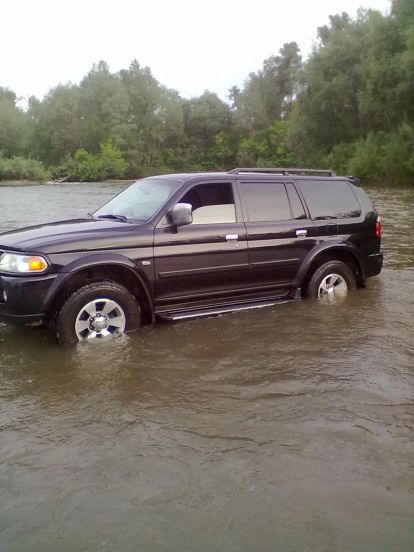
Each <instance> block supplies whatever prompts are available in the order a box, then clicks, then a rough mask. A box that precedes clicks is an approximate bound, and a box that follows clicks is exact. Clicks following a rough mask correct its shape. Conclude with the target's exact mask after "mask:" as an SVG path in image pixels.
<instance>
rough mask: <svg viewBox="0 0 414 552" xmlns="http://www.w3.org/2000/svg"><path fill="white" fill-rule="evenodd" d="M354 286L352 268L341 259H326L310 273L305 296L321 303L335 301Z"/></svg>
mask: <svg viewBox="0 0 414 552" xmlns="http://www.w3.org/2000/svg"><path fill="white" fill-rule="evenodd" d="M355 288H356V282H355V276H354V273H353V272H352V269H351V268H350V267H349V266H348V265H347V264H345V263H343V262H342V261H327V262H326V263H324V264H323V265H321V266H320V267H319V268H317V269H316V270H315V272H314V273H313V274H312V276H311V279H310V280H309V284H308V287H307V296H308V297H310V298H311V299H317V300H318V301H321V302H322V303H336V302H338V301H340V300H343V299H344V298H345V297H346V296H347V295H348V292H349V291H350V290H352V289H355Z"/></svg>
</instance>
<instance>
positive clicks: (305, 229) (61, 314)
mask: <svg viewBox="0 0 414 552" xmlns="http://www.w3.org/2000/svg"><path fill="white" fill-rule="evenodd" d="M380 245H381V223H380V218H379V216H378V214H377V213H376V211H375V209H374V207H373V205H372V203H371V201H370V200H369V198H368V197H367V195H366V194H365V192H364V191H363V189H362V188H361V186H360V183H359V181H358V180H357V179H356V178H353V177H338V176H336V175H335V174H334V173H333V172H331V171H315V170H307V169H291V168H289V169H283V168H282V169H234V170H232V171H230V172H228V173H198V174H171V175H163V176H156V177H151V178H144V179H142V180H138V181H137V182H136V183H135V184H133V185H132V186H130V187H129V188H127V189H126V190H124V191H123V192H121V193H120V194H119V195H117V196H115V197H114V198H113V199H112V200H110V201H109V202H108V203H107V204H106V205H104V206H103V207H102V208H100V209H98V211H96V212H95V213H94V214H93V215H89V218H85V219H80V220H69V221H63V222H55V223H51V224H45V225H42V226H35V227H31V228H25V229H22V230H17V231H13V232H6V233H4V234H1V235H0V320H3V321H10V322H15V323H19V322H20V323H26V324H27V323H41V322H43V323H44V324H47V325H48V326H49V327H50V328H51V329H52V331H53V332H54V334H55V335H56V336H57V338H58V340H59V342H61V343H76V342H78V341H86V340H91V339H95V338H102V337H105V336H109V335H114V334H119V333H123V332H125V331H132V330H135V329H137V328H138V327H140V326H141V325H143V324H150V323H152V322H153V321H154V320H155V318H157V317H158V318H163V319H168V320H176V319H182V318H189V317H193V316H202V315H210V314H217V313H223V312H228V311H234V310H240V309H246V308H252V307H259V306H264V305H267V304H269V305H270V304H274V303H275V302H277V301H280V300H283V299H285V300H286V299H295V298H298V297H300V296H307V297H311V298H316V299H319V300H321V301H328V302H332V301H336V300H337V299H338V298H340V297H343V296H345V295H346V294H347V293H348V290H350V289H353V288H355V287H356V286H357V285H358V286H364V285H365V283H366V279H367V277H369V276H374V275H376V274H379V272H380V271H381V267H382V253H381V252H380Z"/></svg>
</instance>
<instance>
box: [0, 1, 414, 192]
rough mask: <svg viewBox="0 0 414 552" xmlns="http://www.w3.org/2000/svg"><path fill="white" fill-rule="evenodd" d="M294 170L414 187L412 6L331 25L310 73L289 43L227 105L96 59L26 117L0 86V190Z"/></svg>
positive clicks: (34, 102) (134, 67) (401, 4)
mask: <svg viewBox="0 0 414 552" xmlns="http://www.w3.org/2000/svg"><path fill="white" fill-rule="evenodd" d="M292 165H296V166H308V167H320V168H324V167H329V168H333V169H335V170H337V171H339V172H340V173H346V174H356V175H358V176H361V177H365V178H368V179H374V180H384V181H389V182H392V181H399V182H401V181H408V182H414V1H413V0H393V2H392V5H391V13H390V15H388V16H384V15H382V14H381V13H379V12H377V11H371V10H369V11H362V10H361V11H360V12H359V13H358V15H357V17H356V18H355V19H352V18H350V17H349V16H348V15H347V14H346V13H343V14H342V15H335V16H331V17H330V22H329V25H326V26H324V27H320V28H319V29H318V31H317V41H316V46H315V48H314V50H313V52H312V54H311V55H310V56H309V58H308V60H307V61H306V62H305V63H304V62H303V61H302V59H301V55H300V52H299V48H298V46H297V44H296V43H295V42H291V43H289V44H285V45H284V46H283V47H282V48H281V49H280V51H279V54H278V55H275V56H271V57H270V58H268V59H266V60H265V61H264V62H263V66H262V68H261V69H260V70H258V71H257V72H256V73H251V74H250V75H249V76H248V77H247V79H246V81H245V83H244V85H243V87H242V88H241V89H239V88H238V87H233V88H232V89H231V90H230V91H229V102H228V103H226V102H223V101H222V100H221V99H220V98H219V97H218V96H217V95H216V94H214V93H211V92H208V91H206V92H204V94H202V95H201V96H199V97H196V98H192V99H184V98H182V97H181V96H180V95H179V93H178V92H177V91H175V90H171V89H168V88H166V87H165V86H163V85H161V84H160V83H158V82H157V80H156V79H155V78H154V77H153V76H152V74H151V71H150V69H149V68H147V67H141V66H140V65H139V63H138V61H136V60H134V61H133V62H132V63H131V65H130V67H129V68H128V69H126V70H121V71H119V72H118V73H111V72H110V70H109V67H108V65H107V64H106V63H105V62H104V61H101V62H99V63H98V64H96V65H94V66H93V68H92V70H91V71H90V72H89V73H88V74H87V75H86V76H85V78H84V79H83V80H82V81H81V83H80V84H79V85H72V84H67V85H59V86H57V87H56V88H54V89H52V90H50V92H49V93H48V94H47V96H46V97H45V98H44V99H43V100H41V101H40V100H38V99H36V98H34V97H32V98H30V100H29V106H28V109H27V110H25V111H24V110H22V109H20V108H19V107H18V106H17V105H16V96H15V94H14V93H13V92H11V91H9V90H7V89H5V88H0V180H1V179H8V178H33V179H40V180H41V179H45V178H49V177H50V176H52V177H54V178H57V177H63V176H66V177H68V178H69V179H72V180H101V179H104V178H116V177H132V178H134V177H138V176H141V175H146V174H152V173H160V172H171V171H174V172H176V171H194V170H212V169H229V168H231V167H235V166H292Z"/></svg>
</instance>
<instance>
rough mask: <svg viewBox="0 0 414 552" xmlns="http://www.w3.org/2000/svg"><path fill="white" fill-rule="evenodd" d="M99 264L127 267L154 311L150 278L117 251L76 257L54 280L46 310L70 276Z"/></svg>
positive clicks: (46, 300) (47, 299)
mask: <svg viewBox="0 0 414 552" xmlns="http://www.w3.org/2000/svg"><path fill="white" fill-rule="evenodd" d="M99 266H102V267H104V266H106V267H107V266H117V267H122V268H124V269H127V270H128V271H129V273H130V274H131V275H132V276H133V277H134V278H135V279H136V280H137V281H138V282H139V284H140V285H141V286H142V288H143V290H144V293H145V297H146V300H147V301H148V304H149V306H150V308H151V311H152V312H154V300H153V296H152V293H151V291H150V284H149V281H148V278H147V277H146V275H145V274H144V273H142V272H141V271H139V270H138V268H137V265H136V264H135V263H134V262H133V261H131V259H129V258H128V257H125V256H123V255H119V254H116V253H96V254H93V255H88V256H87V257H82V258H80V259H76V260H75V261H72V262H71V263H69V264H68V265H67V266H65V267H64V268H65V270H64V271H62V272H59V273H58V275H57V278H56V279H55V280H54V282H53V284H52V286H51V287H50V289H49V290H48V293H47V295H46V297H45V300H44V312H46V310H48V308H49V307H50V305H51V304H52V303H53V301H54V299H55V297H56V296H57V294H58V293H59V291H60V290H61V289H62V286H64V285H65V284H66V282H67V281H68V280H69V279H70V278H72V277H73V276H74V275H75V274H77V273H78V272H81V271H82V270H84V269H86V268H95V267H99Z"/></svg>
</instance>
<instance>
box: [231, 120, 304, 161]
mask: <svg viewBox="0 0 414 552" xmlns="http://www.w3.org/2000/svg"><path fill="white" fill-rule="evenodd" d="M237 164H238V165H241V166H247V167H248V166H259V167H260V166H261V167H289V166H290V167H291V166H294V165H296V157H295V155H294V154H293V152H292V151H291V148H290V146H289V144H288V125H287V123H286V121H278V122H276V123H274V124H273V125H271V126H269V127H268V128H267V129H266V130H264V131H262V132H260V133H257V134H254V135H252V136H250V137H249V138H244V139H242V140H241V142H240V145H239V149H238V152H237Z"/></svg>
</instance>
